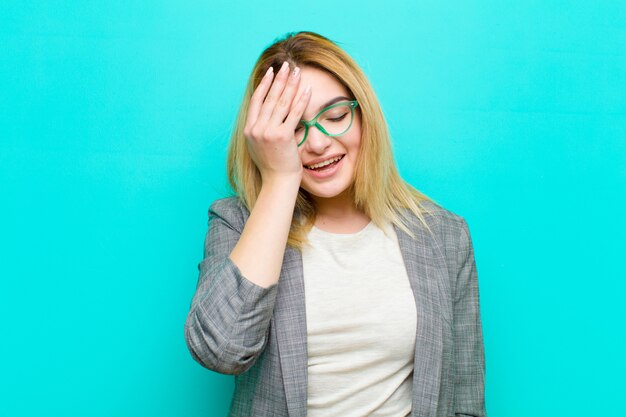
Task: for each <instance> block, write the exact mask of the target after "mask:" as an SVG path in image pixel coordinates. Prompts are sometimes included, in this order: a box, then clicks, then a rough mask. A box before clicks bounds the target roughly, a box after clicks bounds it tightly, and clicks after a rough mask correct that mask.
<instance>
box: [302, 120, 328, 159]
mask: <svg viewBox="0 0 626 417" xmlns="http://www.w3.org/2000/svg"><path fill="white" fill-rule="evenodd" d="M332 142H333V138H331V137H330V136H326V135H325V134H324V132H322V131H321V130H319V129H318V128H317V126H311V128H310V129H309V133H308V135H307V138H306V141H305V142H304V145H305V146H306V148H307V150H308V151H309V152H312V153H317V154H320V155H321V154H323V153H324V151H325V150H326V148H328V147H329V146H330V145H331V144H332Z"/></svg>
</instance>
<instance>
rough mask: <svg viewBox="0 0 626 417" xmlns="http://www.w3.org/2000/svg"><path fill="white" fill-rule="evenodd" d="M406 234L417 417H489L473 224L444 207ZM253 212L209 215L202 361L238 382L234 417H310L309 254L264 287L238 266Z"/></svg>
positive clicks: (200, 326) (232, 202) (221, 208)
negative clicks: (235, 255) (233, 255)
mask: <svg viewBox="0 0 626 417" xmlns="http://www.w3.org/2000/svg"><path fill="white" fill-rule="evenodd" d="M425 206H426V207H427V208H428V210H429V211H430V213H429V214H427V215H426V220H427V222H428V224H429V227H430V228H431V230H432V232H433V233H432V234H431V233H429V232H428V231H426V230H425V229H423V228H422V227H418V226H415V227H414V228H413V229H412V232H413V233H414V235H415V237H416V238H415V239H414V238H411V237H410V236H409V235H407V234H406V233H404V232H403V231H402V230H400V229H398V228H396V233H397V235H398V241H399V243H400V249H401V252H402V256H403V258H404V263H405V266H406V269H407V273H408V276H409V280H410V281H411V287H412V289H413V293H414V297H415V304H416V308H417V313H418V315H419V317H420V319H419V320H418V321H417V323H418V324H417V335H416V340H415V358H414V370H413V400H412V416H415V417H416V416H420V417H427V416H428V417H430V416H432V417H443V416H445V417H447V416H457V417H458V416H484V415H485V414H486V412H485V403H484V378H485V362H484V351H483V340H482V330H481V322H480V312H479V302H478V281H477V275H476V266H475V263H474V253H473V248H472V243H471V239H470V235H469V231H468V228H467V225H466V223H465V221H464V220H463V219H462V218H461V217H459V216H457V215H455V214H453V213H451V212H449V211H447V210H445V209H443V208H441V207H439V206H437V205H435V204H434V203H425ZM248 216H249V213H248V211H247V210H246V209H245V208H244V207H243V205H242V204H241V203H240V201H239V199H238V198H236V197H231V198H226V199H222V200H218V201H216V202H214V203H213V204H212V205H211V208H210V209H209V229H208V232H207V234H206V239H205V243H204V259H203V260H202V262H200V264H199V265H198V269H199V271H200V274H199V279H198V286H197V288H196V293H195V295H194V297H193V300H192V302H191V308H190V311H189V314H188V316H187V320H186V322H185V339H186V342H187V346H188V348H189V351H190V352H191V355H192V356H193V358H194V359H195V360H196V361H198V362H199V363H200V364H201V365H202V366H204V367H206V368H209V369H211V370H214V371H217V372H220V373H225V374H234V375H236V377H235V392H234V396H233V399H232V403H231V407H230V416H234V417H252V416H255V417H256V416H260V417H268V416H276V417H279V416H280V417H285V416H290V417H296V416H297V417H302V416H306V413H307V330H306V316H305V313H306V311H305V300H304V281H303V276H302V258H301V255H300V252H299V251H298V250H296V249H293V248H287V250H286V252H285V256H284V261H283V266H282V270H281V275H280V280H279V282H278V284H275V285H273V286H272V287H270V288H266V289H265V288H262V287H260V286H257V285H255V284H253V283H252V282H250V281H248V280H247V279H246V278H244V277H243V276H242V275H241V272H240V271H239V269H238V268H237V266H236V265H235V264H234V263H233V262H232V261H231V260H230V258H229V257H228V256H229V254H230V252H231V251H232V249H233V247H234V246H235V244H236V243H237V240H238V239H239V236H240V234H241V232H242V230H243V227H244V224H245V223H246V221H247V219H248Z"/></svg>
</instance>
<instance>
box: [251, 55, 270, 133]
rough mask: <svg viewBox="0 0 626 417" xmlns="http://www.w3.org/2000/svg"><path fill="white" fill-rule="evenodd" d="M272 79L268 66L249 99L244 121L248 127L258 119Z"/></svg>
mask: <svg viewBox="0 0 626 417" xmlns="http://www.w3.org/2000/svg"><path fill="white" fill-rule="evenodd" d="M273 78H274V68H273V67H271V66H270V67H269V68H268V69H267V72H266V73H265V75H264V76H263V79H261V82H260V83H259V85H258V86H257V88H256V90H254V93H253V94H252V97H250V104H249V106H248V117H247V119H246V120H247V121H248V122H247V123H248V125H250V126H252V125H254V123H256V121H257V119H258V117H259V113H260V111H261V106H262V105H263V99H265V95H266V94H267V92H268V91H269V89H270V86H271V85H272V79H273Z"/></svg>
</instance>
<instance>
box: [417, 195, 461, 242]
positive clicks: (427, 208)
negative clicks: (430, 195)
mask: <svg viewBox="0 0 626 417" xmlns="http://www.w3.org/2000/svg"><path fill="white" fill-rule="evenodd" d="M420 204H421V206H422V208H423V212H422V214H423V215H424V219H425V220H426V223H428V226H429V227H430V228H431V231H432V232H433V233H436V234H441V235H445V234H450V233H452V234H458V233H460V232H463V231H465V230H466V229H467V223H466V222H465V219H464V218H463V217H461V216H459V215H458V214H456V213H453V212H452V211H450V210H448V209H446V208H444V207H442V206H441V205H439V204H437V203H435V202H434V201H431V200H426V201H422V202H421V203H420Z"/></svg>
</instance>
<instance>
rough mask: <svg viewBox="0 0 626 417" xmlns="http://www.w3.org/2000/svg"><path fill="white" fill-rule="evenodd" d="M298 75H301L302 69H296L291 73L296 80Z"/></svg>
mask: <svg viewBox="0 0 626 417" xmlns="http://www.w3.org/2000/svg"><path fill="white" fill-rule="evenodd" d="M298 74H300V68H298V67H295V68H294V69H293V71H292V72H291V78H296V77H297V76H298Z"/></svg>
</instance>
